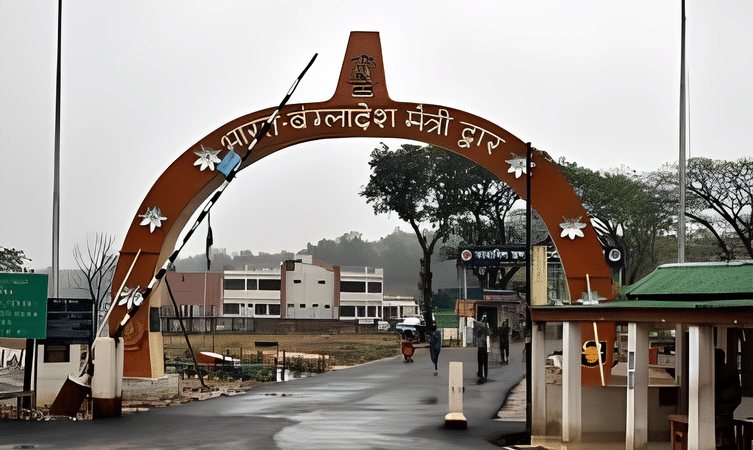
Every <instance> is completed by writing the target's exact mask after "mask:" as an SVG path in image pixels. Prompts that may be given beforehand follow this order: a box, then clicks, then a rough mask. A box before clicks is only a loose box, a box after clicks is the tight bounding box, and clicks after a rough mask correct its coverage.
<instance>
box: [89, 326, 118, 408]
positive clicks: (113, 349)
mask: <svg viewBox="0 0 753 450" xmlns="http://www.w3.org/2000/svg"><path fill="white" fill-rule="evenodd" d="M116 344H117V345H116ZM92 351H93V353H92V364H93V365H94V375H92V380H91V389H92V418H93V419H101V418H105V417H119V416H120V415H121V414H122V390H123V340H122V338H121V339H118V342H117V343H116V341H115V339H113V338H111V337H99V338H97V339H96V340H95V341H94V346H93V348H92Z"/></svg>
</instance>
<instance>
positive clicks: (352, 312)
mask: <svg viewBox="0 0 753 450" xmlns="http://www.w3.org/2000/svg"><path fill="white" fill-rule="evenodd" d="M355 316H356V307H355V306H341V307H340V317H355Z"/></svg>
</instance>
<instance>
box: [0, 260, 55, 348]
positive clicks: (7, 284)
mask: <svg viewBox="0 0 753 450" xmlns="http://www.w3.org/2000/svg"><path fill="white" fill-rule="evenodd" d="M0 337H4V338H21V339H44V338H45V337H47V275H44V274H35V273H0Z"/></svg>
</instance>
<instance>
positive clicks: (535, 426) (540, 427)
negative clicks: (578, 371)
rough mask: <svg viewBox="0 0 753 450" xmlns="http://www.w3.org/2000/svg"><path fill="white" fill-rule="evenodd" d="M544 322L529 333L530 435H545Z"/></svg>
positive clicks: (533, 327)
mask: <svg viewBox="0 0 753 450" xmlns="http://www.w3.org/2000/svg"><path fill="white" fill-rule="evenodd" d="M546 356H547V355H546V322H535V323H533V326H532V332H531V434H532V435H534V436H544V435H546Z"/></svg>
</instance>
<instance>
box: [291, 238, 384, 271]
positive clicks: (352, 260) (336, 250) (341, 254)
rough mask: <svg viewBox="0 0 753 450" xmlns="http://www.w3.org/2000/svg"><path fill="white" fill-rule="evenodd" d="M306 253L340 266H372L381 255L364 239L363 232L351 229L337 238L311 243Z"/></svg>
mask: <svg viewBox="0 0 753 450" xmlns="http://www.w3.org/2000/svg"><path fill="white" fill-rule="evenodd" d="M306 253H307V254H309V255H311V256H313V257H314V258H316V259H318V260H320V261H326V262H327V263H330V264H335V265H339V266H372V267H373V265H374V262H375V261H378V260H379V256H378V255H377V253H376V251H375V250H374V248H373V246H372V245H371V244H370V243H368V242H366V241H364V240H363V239H362V235H361V233H358V232H355V231H351V232H350V233H346V234H344V235H342V236H340V237H339V238H337V239H335V240H328V239H322V240H320V241H319V243H317V245H312V244H311V243H309V244H308V245H307V247H306Z"/></svg>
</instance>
